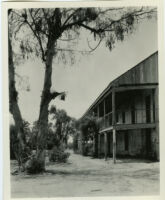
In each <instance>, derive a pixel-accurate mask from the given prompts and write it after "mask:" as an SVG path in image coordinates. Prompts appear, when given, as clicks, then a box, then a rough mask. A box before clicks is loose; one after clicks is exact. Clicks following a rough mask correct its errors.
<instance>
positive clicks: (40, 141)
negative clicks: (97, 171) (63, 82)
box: [36, 8, 62, 171]
mask: <svg viewBox="0 0 165 200" xmlns="http://www.w3.org/2000/svg"><path fill="white" fill-rule="evenodd" d="M54 19H56V20H55V21H53V23H52V22H51V21H50V22H49V23H50V24H48V26H49V37H48V44H47V52H46V55H45V59H46V60H45V77H44V86H43V91H42V96H41V103H40V112H39V119H38V135H37V154H36V156H37V160H38V161H39V163H40V164H42V167H41V168H40V170H41V171H44V170H45V149H46V138H47V133H48V108H49V103H50V102H51V100H52V99H55V98H56V97H57V96H58V95H60V93H58V92H53V93H52V92H51V86H52V62H53V57H54V56H55V55H56V52H55V45H56V42H57V39H58V38H59V37H60V36H61V34H62V32H61V31H62V30H61V13H60V9H59V8H56V9H55V12H54ZM54 19H53V20H54ZM51 23H52V24H51Z"/></svg>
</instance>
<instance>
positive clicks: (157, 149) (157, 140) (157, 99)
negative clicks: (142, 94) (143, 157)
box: [154, 87, 160, 160]
mask: <svg viewBox="0 0 165 200" xmlns="http://www.w3.org/2000/svg"><path fill="white" fill-rule="evenodd" d="M154 96H155V98H154V101H155V124H156V130H155V131H156V136H157V137H156V138H157V139H156V154H157V155H156V157H157V159H158V160H159V159H160V153H159V141H160V138H159V90H158V87H157V88H155V95H154Z"/></svg>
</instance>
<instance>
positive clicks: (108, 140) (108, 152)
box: [107, 133, 111, 156]
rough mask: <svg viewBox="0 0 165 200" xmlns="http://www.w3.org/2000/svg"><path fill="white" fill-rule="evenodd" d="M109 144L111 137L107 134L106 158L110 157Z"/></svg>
mask: <svg viewBox="0 0 165 200" xmlns="http://www.w3.org/2000/svg"><path fill="white" fill-rule="evenodd" d="M110 143H111V137H110V133H107V154H108V156H110V155H111V151H110V146H111V145H110Z"/></svg>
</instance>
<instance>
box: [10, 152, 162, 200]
mask: <svg viewBox="0 0 165 200" xmlns="http://www.w3.org/2000/svg"><path fill="white" fill-rule="evenodd" d="M13 166H14V164H13V163H12V164H11V168H12V169H13ZM47 170H48V171H47V173H45V174H42V175H33V176H32V175H22V174H21V175H11V197H13V198H19V197H21V198H23V197H38V198H39V197H66V196H70V197H75V196H77V197H82V196H115V195H119V196H120V195H158V194H159V163H158V162H149V161H145V160H137V159H121V160H117V163H116V164H115V165H114V164H113V162H112V159H109V160H108V161H105V160H104V159H92V158H90V157H83V156H81V155H77V154H71V156H70V157H69V161H68V163H65V164H51V163H47Z"/></svg>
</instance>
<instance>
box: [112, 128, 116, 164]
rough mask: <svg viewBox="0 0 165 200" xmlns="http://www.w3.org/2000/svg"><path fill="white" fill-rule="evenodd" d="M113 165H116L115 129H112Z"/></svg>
mask: <svg viewBox="0 0 165 200" xmlns="http://www.w3.org/2000/svg"><path fill="white" fill-rule="evenodd" d="M113 163H114V164H115V163H116V129H113Z"/></svg>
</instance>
